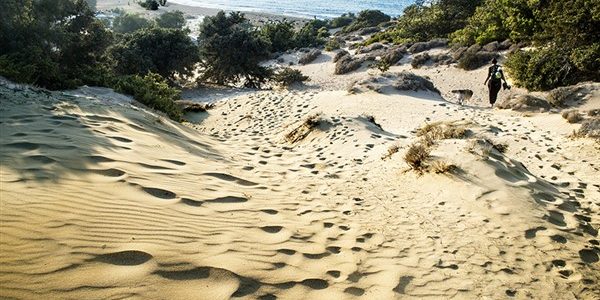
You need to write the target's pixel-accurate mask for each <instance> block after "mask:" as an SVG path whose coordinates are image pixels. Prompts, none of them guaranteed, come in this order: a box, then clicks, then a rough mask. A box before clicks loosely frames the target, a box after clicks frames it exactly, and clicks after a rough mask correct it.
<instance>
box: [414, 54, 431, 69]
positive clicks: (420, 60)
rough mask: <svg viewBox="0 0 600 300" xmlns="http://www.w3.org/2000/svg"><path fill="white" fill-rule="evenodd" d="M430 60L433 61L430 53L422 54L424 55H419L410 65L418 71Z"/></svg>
mask: <svg viewBox="0 0 600 300" xmlns="http://www.w3.org/2000/svg"><path fill="white" fill-rule="evenodd" d="M429 59H431V56H429V53H427V52H426V53H422V54H417V55H415V56H414V57H413V59H412V61H411V62H410V65H411V66H412V67H413V68H415V69H418V68H420V67H422V66H423V65H425V64H426V63H427V62H428V61H429Z"/></svg>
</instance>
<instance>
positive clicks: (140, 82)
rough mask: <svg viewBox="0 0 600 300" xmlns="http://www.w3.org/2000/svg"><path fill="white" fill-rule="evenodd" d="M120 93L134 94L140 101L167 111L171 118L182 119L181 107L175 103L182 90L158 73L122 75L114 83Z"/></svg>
mask: <svg viewBox="0 0 600 300" xmlns="http://www.w3.org/2000/svg"><path fill="white" fill-rule="evenodd" d="M114 89H115V90H116V91H118V92H120V93H125V94H129V95H132V96H133V98H134V99H135V100H137V101H139V102H140V103H142V104H144V105H146V106H148V107H150V108H153V109H156V110H159V111H162V112H164V113H166V114H167V115H168V116H169V118H171V119H173V120H175V121H181V118H182V111H181V108H180V107H179V106H178V105H177V104H175V101H176V100H179V98H180V91H178V90H177V89H174V88H172V87H170V86H169V84H168V83H167V81H166V80H165V79H164V78H162V77H161V76H160V75H158V74H156V73H148V74H147V75H146V76H144V77H142V76H139V75H131V76H123V77H120V78H119V79H118V80H117V82H116V83H115V84H114Z"/></svg>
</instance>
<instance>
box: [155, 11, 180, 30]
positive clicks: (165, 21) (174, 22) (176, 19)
mask: <svg viewBox="0 0 600 300" xmlns="http://www.w3.org/2000/svg"><path fill="white" fill-rule="evenodd" d="M156 25H158V26H159V27H162V28H172V29H183V26H185V18H184V17H183V12H181V11H178V10H175V11H168V12H165V13H163V14H161V15H160V16H158V18H156Z"/></svg>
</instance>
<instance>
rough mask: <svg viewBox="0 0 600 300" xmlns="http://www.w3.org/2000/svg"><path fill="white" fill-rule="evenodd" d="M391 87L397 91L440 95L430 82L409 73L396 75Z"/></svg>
mask: <svg viewBox="0 0 600 300" xmlns="http://www.w3.org/2000/svg"><path fill="white" fill-rule="evenodd" d="M393 86H394V88H395V89H396V90H399V91H415V92H417V91H431V92H434V93H437V94H439V93H440V91H439V90H438V89H437V88H436V87H435V86H434V85H433V82H431V80H429V79H428V78H426V77H421V76H419V75H416V74H414V73H411V72H401V73H397V75H396V78H395V80H394V84H393Z"/></svg>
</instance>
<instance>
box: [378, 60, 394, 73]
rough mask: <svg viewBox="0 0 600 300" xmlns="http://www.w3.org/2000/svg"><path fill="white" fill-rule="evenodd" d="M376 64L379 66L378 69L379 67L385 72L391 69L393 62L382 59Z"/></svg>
mask: <svg viewBox="0 0 600 300" xmlns="http://www.w3.org/2000/svg"><path fill="white" fill-rule="evenodd" d="M375 66H376V67H377V69H379V71H381V73H385V72H387V71H388V70H389V69H390V67H391V66H392V64H390V62H389V61H388V60H387V59H381V60H380V61H378V62H377V64H376V65H375Z"/></svg>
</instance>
